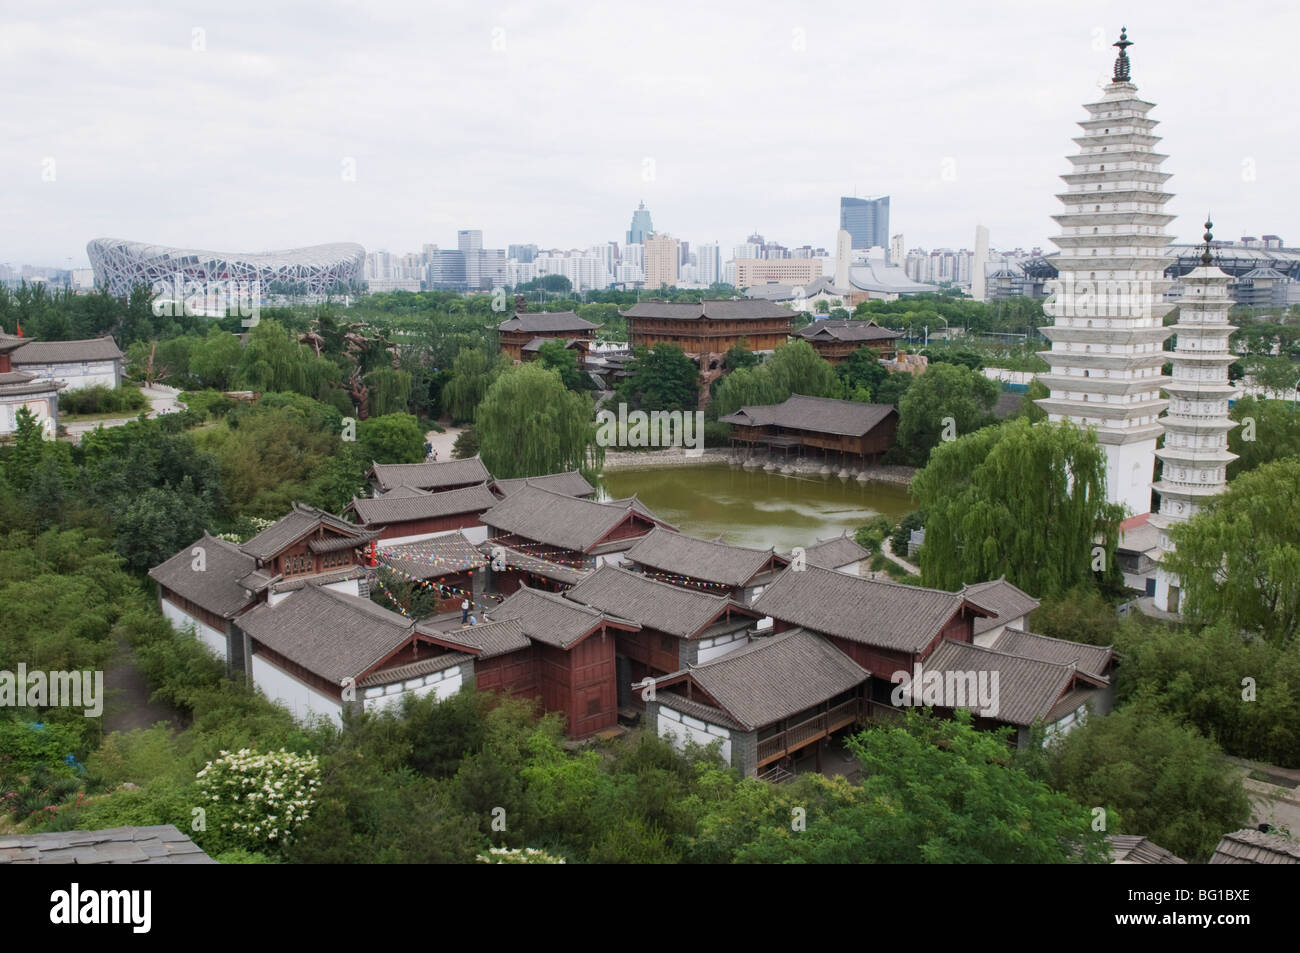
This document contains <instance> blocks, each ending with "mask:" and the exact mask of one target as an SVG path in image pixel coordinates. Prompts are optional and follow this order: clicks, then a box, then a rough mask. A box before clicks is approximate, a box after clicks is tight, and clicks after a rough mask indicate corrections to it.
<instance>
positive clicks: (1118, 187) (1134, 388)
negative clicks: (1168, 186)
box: [1038, 32, 1174, 515]
mask: <svg viewBox="0 0 1300 953" xmlns="http://www.w3.org/2000/svg"><path fill="white" fill-rule="evenodd" d="M1114 45H1115V46H1117V47H1119V57H1118V58H1117V59H1116V60H1115V73H1114V76H1113V77H1112V82H1111V83H1110V84H1109V85H1107V86H1106V88H1105V93H1104V95H1103V96H1102V98H1101V99H1100V100H1099V101H1098V102H1094V103H1088V104H1086V106H1085V108H1086V109H1087V110H1088V112H1089V114H1090V115H1089V118H1088V119H1086V120H1084V121H1083V122H1080V123H1079V125H1080V126H1081V127H1082V128H1083V135H1082V136H1079V137H1078V138H1077V139H1075V142H1077V143H1078V144H1079V147H1080V151H1079V152H1078V153H1077V154H1076V155H1072V156H1070V157H1069V159H1070V162H1071V163H1072V164H1073V165H1074V171H1072V172H1070V173H1069V174H1067V175H1063V176H1061V178H1062V179H1064V180H1065V182H1066V184H1067V186H1068V191H1066V192H1064V193H1061V194H1059V195H1058V196H1057V198H1059V199H1060V200H1061V202H1062V203H1063V204H1064V205H1065V212H1064V213H1063V214H1061V215H1055V216H1053V219H1054V220H1055V221H1056V223H1057V224H1058V225H1060V226H1061V234H1060V235H1059V236H1057V237H1056V238H1053V239H1052V241H1053V242H1054V243H1055V244H1056V245H1057V246H1058V247H1059V248H1060V249H1061V253H1060V255H1059V256H1058V257H1057V259H1056V262H1055V264H1056V268H1057V271H1058V272H1059V277H1058V278H1057V279H1055V280H1054V281H1053V282H1051V284H1050V285H1049V287H1051V288H1052V290H1053V291H1054V301H1053V302H1052V303H1051V306H1050V311H1049V310H1048V308H1047V307H1045V308H1044V311H1046V312H1047V313H1049V314H1051V315H1052V317H1053V319H1054V320H1053V323H1052V325H1051V326H1050V327H1045V328H1042V329H1041V330H1042V332H1043V334H1044V335H1045V336H1046V337H1047V339H1048V340H1049V341H1051V342H1052V347H1051V350H1050V351H1043V352H1041V356H1042V357H1043V359H1044V360H1046V361H1047V363H1048V365H1049V366H1050V368H1051V370H1050V371H1049V372H1048V373H1046V374H1040V375H1038V379H1039V380H1040V381H1042V382H1043V384H1045V385H1046V386H1047V388H1048V390H1049V391H1050V396H1049V397H1045V398H1043V399H1042V400H1039V401H1038V404H1039V406H1041V407H1042V408H1043V409H1044V410H1045V411H1047V413H1048V415H1049V418H1050V419H1051V420H1052V421H1053V422H1055V421H1059V420H1070V421H1073V422H1074V423H1075V424H1076V425H1078V426H1082V427H1091V428H1093V429H1095V431H1096V434H1097V441H1098V442H1099V443H1100V444H1101V445H1102V448H1103V449H1104V450H1105V452H1106V498H1107V499H1108V500H1109V501H1110V502H1112V503H1119V504H1122V505H1123V506H1125V507H1126V508H1127V510H1128V512H1129V513H1130V514H1133V515H1144V514H1146V513H1148V512H1150V510H1151V477H1152V472H1153V469H1154V466H1155V450H1156V439H1157V438H1158V437H1159V436H1160V434H1161V432H1162V427H1161V425H1160V421H1159V420H1158V419H1157V418H1158V417H1159V416H1160V412H1161V411H1162V410H1164V409H1165V408H1166V407H1167V406H1168V405H1169V401H1167V400H1163V399H1161V397H1160V389H1161V388H1162V387H1164V386H1165V385H1166V384H1168V383H1170V379H1169V378H1168V377H1164V376H1162V375H1161V373H1160V371H1161V367H1162V365H1163V364H1164V362H1165V360H1166V358H1167V357H1168V355H1166V354H1165V352H1164V351H1163V349H1162V345H1163V343H1164V340H1165V339H1166V338H1167V337H1169V335H1170V334H1171V333H1173V329H1172V328H1166V327H1164V324H1163V318H1164V316H1165V314H1166V313H1167V312H1168V311H1169V310H1170V309H1171V308H1172V307H1173V305H1172V304H1166V303H1165V301H1164V291H1165V289H1166V288H1167V287H1168V286H1169V284H1170V282H1169V281H1166V280H1164V271H1165V268H1166V267H1167V266H1168V265H1169V264H1170V263H1171V262H1172V261H1173V260H1174V259H1173V258H1172V257H1169V255H1168V248H1169V243H1170V241H1171V240H1172V237H1171V236H1170V235H1166V234H1165V232H1164V228H1165V226H1166V225H1168V224H1169V223H1170V222H1171V221H1173V218H1174V217H1173V216H1172V215H1168V214H1166V213H1165V212H1164V211H1163V208H1164V205H1165V203H1166V202H1168V201H1169V199H1170V198H1171V196H1170V194H1169V193H1168V192H1165V191H1164V184H1165V182H1166V181H1168V179H1169V178H1170V175H1169V173H1167V172H1161V171H1160V165H1161V163H1162V162H1164V160H1165V158H1166V156H1164V155H1161V154H1160V153H1157V152H1155V151H1153V149H1152V147H1153V146H1154V145H1155V144H1156V143H1157V142H1159V141H1160V138H1159V137H1158V136H1156V135H1154V130H1155V127H1156V126H1157V125H1158V123H1157V122H1156V120H1154V119H1148V118H1147V113H1148V112H1149V111H1150V110H1151V109H1152V108H1153V104H1152V103H1148V102H1144V101H1143V100H1141V99H1138V98H1137V86H1135V85H1134V84H1133V82H1132V81H1131V80H1130V78H1129V59H1128V49H1127V48H1128V47H1129V46H1131V45H1132V43H1130V42H1129V39H1128V36H1127V34H1126V33H1125V32H1121V33H1120V38H1119V42H1118V43H1115V44H1114Z"/></svg>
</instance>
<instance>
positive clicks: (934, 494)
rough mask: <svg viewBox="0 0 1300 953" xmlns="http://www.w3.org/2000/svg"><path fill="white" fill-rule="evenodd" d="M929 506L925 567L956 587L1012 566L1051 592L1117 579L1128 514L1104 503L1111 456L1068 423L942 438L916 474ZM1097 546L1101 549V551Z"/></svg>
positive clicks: (929, 579) (1015, 424) (932, 580)
mask: <svg viewBox="0 0 1300 953" xmlns="http://www.w3.org/2000/svg"><path fill="white" fill-rule="evenodd" d="M912 493H913V495H914V496H915V497H916V498H917V501H918V502H919V504H920V507H921V508H922V509H924V510H925V511H926V513H927V520H926V525H925V534H926V535H925V546H924V547H923V548H922V549H921V575H922V579H923V580H924V583H925V585H927V586H936V587H938V588H943V589H956V588H958V587H959V586H961V585H963V584H965V583H971V582H981V581H983V580H986V579H996V578H998V577H999V576H1001V575H1003V574H1005V575H1006V577H1007V579H1008V580H1009V581H1010V582H1011V583H1012V584H1013V585H1015V586H1019V587H1020V588H1021V589H1024V590H1025V591H1026V592H1028V593H1030V594H1031V595H1036V596H1040V597H1046V596H1049V595H1054V594H1056V593H1058V592H1062V591H1064V590H1067V589H1070V588H1073V587H1074V586H1078V585H1091V584H1095V581H1096V578H1097V576H1096V574H1095V573H1096V570H1094V567H1095V566H1097V567H1099V571H1100V572H1101V573H1103V575H1104V576H1105V577H1106V578H1108V579H1111V580H1113V579H1114V578H1115V576H1116V574H1117V572H1118V567H1117V566H1116V564H1115V558H1114V553H1115V546H1116V544H1117V542H1118V538H1119V524H1120V521H1121V519H1122V518H1123V513H1122V511H1121V510H1120V508H1119V507H1118V506H1116V505H1115V504H1112V503H1107V502H1106V457H1105V453H1104V452H1103V450H1102V449H1101V447H1100V446H1099V445H1098V444H1097V439H1096V436H1095V435H1093V434H1092V433H1090V432H1087V431H1082V430H1079V429H1078V428H1076V427H1074V426H1072V425H1071V424H1070V423H1068V422H1062V423H1060V424H1037V425H1033V426H1031V425H1030V424H1029V422H1028V421H1024V420H1016V421H1008V422H1006V423H1003V424H1001V425H999V426H996V427H986V428H984V429H983V430H977V431H976V432H975V433H972V434H967V435H966V436H964V437H959V438H958V439H956V440H953V441H948V442H945V443H941V444H940V445H939V446H938V447H936V448H935V450H934V452H933V453H932V454H931V455H930V460H929V462H928V463H927V465H926V466H925V468H924V469H923V470H921V471H920V472H919V473H918V474H917V475H916V477H915V478H914V479H913V481H912ZM1094 547H1100V550H1094Z"/></svg>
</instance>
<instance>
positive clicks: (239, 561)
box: [149, 533, 257, 619]
mask: <svg viewBox="0 0 1300 953" xmlns="http://www.w3.org/2000/svg"><path fill="white" fill-rule="evenodd" d="M195 548H199V549H202V550H203V564H202V565H203V569H202V570H201V571H200V570H198V569H196V568H195V559H196V558H197V557H196V556H194V555H193V551H194V549H195ZM256 568H257V560H255V559H254V558H253V557H252V556H250V555H248V553H245V552H243V551H242V550H240V548H239V547H238V546H236V545H235V544H234V543H228V542H226V541H225V540H224V539H217V538H216V537H215V536H209V535H208V534H207V533H204V534H203V537H202V538H201V539H198V540H196V541H195V542H194V543H193V544H192V545H190V546H186V547H185V548H184V549H182V550H181V551H180V552H178V553H177V554H176V555H175V556H172V557H171V558H170V559H168V560H166V561H165V562H162V563H159V564H158V565H157V566H154V567H153V568H152V569H150V570H149V578H150V579H152V580H154V581H155V582H157V583H160V584H161V585H163V586H166V587H167V588H168V589H170V590H172V591H173V592H175V593H176V594H177V595H178V596H181V597H182V598H185V599H188V600H189V601H190V602H193V603H195V604H196V605H198V606H201V607H202V608H204V609H207V610H208V611H209V612H212V613H214V614H216V615H219V616H221V617H222V618H223V619H229V618H231V617H232V616H234V615H236V614H238V613H239V612H240V611H242V610H243V609H244V608H246V607H247V606H248V605H249V604H250V603H251V602H252V601H253V598H252V596H250V595H248V593H247V591H246V590H245V587H244V586H243V585H241V580H244V579H245V578H246V577H248V575H249V574H250V573H252V572H253V571H254V570H256ZM250 588H251V587H250Z"/></svg>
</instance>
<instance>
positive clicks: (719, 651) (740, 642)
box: [700, 632, 749, 663]
mask: <svg viewBox="0 0 1300 953" xmlns="http://www.w3.org/2000/svg"><path fill="white" fill-rule="evenodd" d="M706 642H707V643H711V644H709V645H705V643H706ZM748 644H749V635H748V634H747V633H745V632H741V633H739V637H738V638H735V639H732V640H731V641H729V642H723V641H721V639H704V640H703V641H702V642H701V643H700V663H704V662H708V661H711V660H713V659H715V658H721V657H722V656H724V655H726V654H727V653H728V652H734V651H736V649H741V648H744V647H745V646H746V645H748Z"/></svg>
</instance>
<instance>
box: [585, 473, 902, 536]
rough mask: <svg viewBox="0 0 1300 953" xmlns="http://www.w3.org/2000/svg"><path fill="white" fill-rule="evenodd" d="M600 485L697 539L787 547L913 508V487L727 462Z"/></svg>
mask: <svg viewBox="0 0 1300 953" xmlns="http://www.w3.org/2000/svg"><path fill="white" fill-rule="evenodd" d="M601 489H602V490H603V491H604V492H605V493H606V494H607V495H608V497H612V498H615V499H617V498H620V497H627V496H631V495H632V494H634V493H635V494H636V495H637V497H639V498H640V500H641V502H642V503H644V504H645V505H646V506H648V507H650V509H651V510H653V511H654V512H655V514H656V515H657V516H659V518H660V519H663V520H666V521H668V522H669V523H672V524H673V525H674V526H676V527H677V528H678V529H680V530H681V531H682V532H684V533H689V534H690V535H692V536H702V537H706V538H712V537H714V536H717V535H719V534H721V535H722V537H723V539H725V540H726V541H727V542H729V543H733V544H735V545H737V546H752V547H755V548H758V549H767V548H768V547H769V546H775V547H776V548H777V549H778V550H782V551H787V552H788V551H789V549H790V547H792V546H806V545H808V544H810V543H812V542H814V541H815V540H817V539H826V538H827V537H829V536H839V535H840V534H841V533H843V532H844V531H845V530H848V531H849V533H850V534H851V533H852V532H853V531H854V530H855V529H857V528H858V527H859V526H861V525H862V524H863V523H864V522H866V520H867V518H868V517H870V516H873V515H875V514H877V513H884V514H885V515H886V516H888V517H890V518H892V519H895V520H897V519H898V518H900V517H902V516H905V515H906V514H908V513H910V512H911V511H912V510H913V509H914V508H915V507H914V506H913V505H912V502H911V499H910V498H909V496H908V493H907V488H906V487H903V486H898V485H896V484H893V483H859V482H858V481H857V480H841V479H840V478H839V477H837V476H825V477H823V476H816V475H811V474H806V473H799V474H791V475H788V476H787V475H783V474H780V473H775V472H772V471H768V470H745V469H742V468H741V467H733V466H729V465H728V464H725V463H719V464H702V465H699V466H680V467H655V468H648V469H644V470H616V471H614V472H612V473H607V474H605V476H604V478H603V479H602V480H601Z"/></svg>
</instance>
